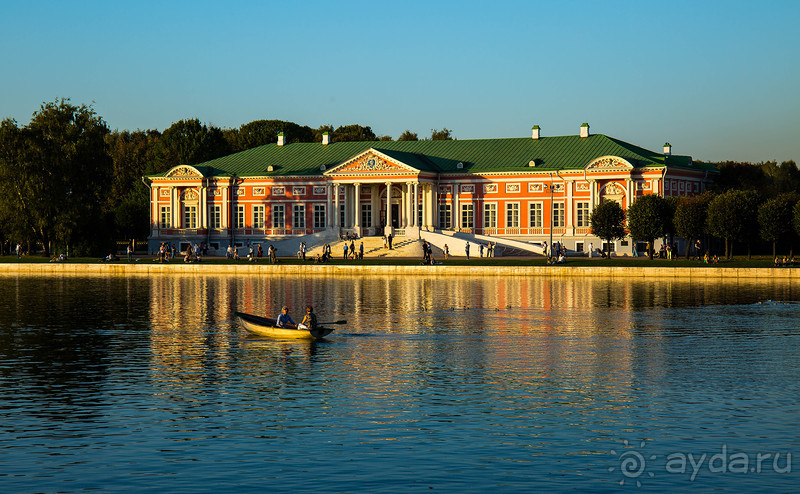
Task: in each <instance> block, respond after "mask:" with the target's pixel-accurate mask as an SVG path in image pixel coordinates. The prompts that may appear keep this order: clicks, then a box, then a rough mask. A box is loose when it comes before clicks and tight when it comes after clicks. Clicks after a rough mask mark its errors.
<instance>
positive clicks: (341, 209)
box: [339, 204, 345, 226]
mask: <svg viewBox="0 0 800 494" xmlns="http://www.w3.org/2000/svg"><path fill="white" fill-rule="evenodd" d="M344 213H345V209H344V204H339V224H340V225H341V226H345V223H344Z"/></svg>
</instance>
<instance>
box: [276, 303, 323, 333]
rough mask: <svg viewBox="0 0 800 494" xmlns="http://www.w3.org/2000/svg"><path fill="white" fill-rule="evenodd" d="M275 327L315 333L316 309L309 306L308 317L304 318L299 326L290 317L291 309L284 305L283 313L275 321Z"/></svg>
mask: <svg viewBox="0 0 800 494" xmlns="http://www.w3.org/2000/svg"><path fill="white" fill-rule="evenodd" d="M275 327H278V328H284V329H305V330H310V331H314V330H315V329H317V315H316V314H314V308H313V307H312V306H310V305H307V306H306V315H305V316H304V317H303V320H302V321H301V322H300V324H297V323H295V322H294V321H293V320H292V316H290V315H289V307H287V306H285V305H284V306H283V307H282V308H281V313H280V314H279V315H278V317H277V319H275Z"/></svg>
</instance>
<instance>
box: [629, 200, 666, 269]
mask: <svg viewBox="0 0 800 494" xmlns="http://www.w3.org/2000/svg"><path fill="white" fill-rule="evenodd" d="M667 223H670V224H671V223H672V222H671V221H670V218H669V206H668V205H667V202H666V200H665V199H664V198H663V197H661V196H659V195H657V194H648V195H645V196H641V197H639V198H638V199H636V200H635V201H634V202H633V204H631V205H630V207H628V230H630V234H631V237H632V238H633V240H643V241H645V242H647V243H648V245H649V247H650V248H649V249H648V252H647V255H648V256H649V257H650V259H651V260H652V259H653V245H654V243H655V240H656V239H657V238H660V237H662V236H664V235H665V234H666V233H667V232H668V227H667Z"/></svg>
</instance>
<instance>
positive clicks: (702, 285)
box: [149, 276, 791, 399]
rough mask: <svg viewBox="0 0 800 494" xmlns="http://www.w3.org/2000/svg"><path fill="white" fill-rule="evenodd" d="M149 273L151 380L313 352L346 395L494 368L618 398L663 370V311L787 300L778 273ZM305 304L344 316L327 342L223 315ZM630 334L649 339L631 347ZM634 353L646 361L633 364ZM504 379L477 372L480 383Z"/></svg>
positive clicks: (666, 314)
mask: <svg viewBox="0 0 800 494" xmlns="http://www.w3.org/2000/svg"><path fill="white" fill-rule="evenodd" d="M149 283H150V323H151V328H152V340H151V341H152V355H153V359H154V360H153V363H152V364H153V369H154V374H155V377H156V378H157V380H159V381H161V382H162V383H171V385H178V386H189V387H194V386H202V385H203V384H204V382H205V381H206V380H213V379H217V378H219V377H220V376H221V375H224V374H225V373H226V372H228V364H226V362H229V361H230V359H233V358H236V359H247V360H248V361H249V362H250V363H251V364H252V369H253V370H252V374H253V375H252V376H251V377H252V379H253V382H258V383H262V384H263V383H266V382H272V381H273V380H274V379H276V378H278V379H292V380H296V379H302V376H303V373H305V372H307V371H308V370H309V369H310V368H311V367H312V366H313V365H314V358H317V357H319V356H320V355H322V356H324V357H325V358H326V359H333V360H334V361H335V362H336V365H339V366H340V369H339V371H338V372H337V374H338V376H337V377H338V378H343V379H346V382H353V383H358V389H356V388H354V389H353V391H352V392H353V394H354V395H355V396H359V393H361V392H362V388H363V387H364V386H375V387H380V388H383V387H384V386H385V385H386V384H387V383H391V384H392V385H391V386H390V388H391V390H392V393H396V394H398V396H401V395H403V393H404V391H403V389H404V388H405V387H406V386H408V387H409V388H411V387H414V386H418V385H419V384H420V382H421V381H425V380H426V379H428V378H429V377H428V376H430V375H431V374H432V372H431V369H432V368H436V367H441V366H442V365H452V366H455V367H456V368H460V369H462V371H463V372H467V373H470V374H471V375H472V376H473V377H474V374H475V373H482V374H484V373H485V374H486V375H487V376H489V375H491V376H497V375H498V372H500V373H501V374H502V375H504V376H506V378H507V379H508V380H509V381H508V382H513V383H516V384H515V385H518V386H520V387H522V388H525V389H528V390H529V391H533V390H535V389H538V388H537V386H545V385H546V384H545V383H546V382H549V381H548V380H551V379H553V378H556V379H558V380H563V379H565V378H566V377H565V376H569V379H571V380H573V381H574V382H573V384H574V385H575V387H576V388H575V392H576V393H586V396H587V398H586V399H596V398H597V396H599V395H603V394H607V393H614V394H619V393H621V392H624V390H625V389H627V388H628V386H629V384H630V382H631V380H632V379H634V378H635V377H636V375H637V374H638V373H649V372H652V371H651V370H650V369H651V368H654V369H663V368H664V366H663V365H649V364H655V363H658V362H659V361H662V360H664V359H665V358H667V357H668V355H665V351H668V350H665V348H664V346H665V344H666V339H665V334H666V333H669V332H670V331H674V327H672V326H671V325H674V319H671V318H672V316H671V314H672V313H673V312H674V311H671V310H670V309H672V308H677V307H685V306H696V305H706V304H716V303H727V301H728V300H731V301H733V300H735V301H736V303H741V300H742V298H743V297H744V298H747V297H748V296H752V295H750V294H759V296H763V295H764V294H766V293H771V295H767V296H766V297H765V298H769V297H770V296H771V297H777V298H779V299H780V297H783V298H784V299H790V298H791V284H789V283H785V282H784V283H775V284H774V285H770V286H767V287H765V286H764V283H763V282H761V283H760V284H758V285H756V286H758V289H754V285H750V284H748V283H741V282H735V283H720V282H719V281H716V280H715V281H714V282H708V283H706V282H696V281H676V280H673V279H664V280H659V281H655V282H654V281H644V280H642V281H631V280H625V281H621V280H613V281H612V280H599V279H596V278H565V279H553V278H545V277H487V278H479V279H476V278H469V277H435V276H431V277H412V276H363V277H335V276H309V277H304V278H299V279H289V278H280V279H276V278H269V277H225V276H157V277H152V278H150V279H149ZM753 301H756V300H753ZM308 303H312V304H313V305H314V306H315V311H316V312H317V313H318V314H319V317H320V320H321V322H324V321H325V320H338V319H347V320H348V321H349V324H348V325H347V326H340V327H337V332H335V333H333V335H332V336H331V337H330V340H332V342H331V343H328V344H326V343H322V344H319V345H315V344H312V343H297V342H295V343H279V342H272V341H269V340H261V341H260V342H259V341H256V342H253V340H252V339H248V338H247V337H246V335H245V334H244V332H243V330H242V329H241V328H240V327H239V326H238V324H237V323H236V322H235V320H234V317H233V312H234V311H242V312H248V313H254V314H260V315H275V314H276V313H277V311H278V309H279V308H280V307H281V306H282V305H284V304H285V305H288V306H289V307H290V308H291V313H292V314H293V315H294V316H296V318H299V317H300V315H301V314H302V311H303V308H304V306H305V305H306V304H308ZM634 335H645V336H647V339H646V340H642V338H638V339H637V338H634ZM337 339H339V341H338V342H337V341H335V340H337ZM636 341H638V342H639V343H638V344H639V345H641V344H642V341H646V342H647V343H646V345H647V347H646V348H644V349H643V348H641V347H639V348H634V347H633V345H635V344H637V343H635V342H636ZM318 353H319V355H318ZM643 353H644V354H646V355H647V362H641V361H639V362H637V359H639V360H641V355H642V354H643ZM234 355H235V357H234ZM287 355H291V356H292V357H293V358H286V356H287ZM298 355H299V356H303V359H305V360H304V361H305V364H303V365H304V366H305V367H303V368H302V370H299V369H294V368H291V367H286V366H287V365H299V364H298V362H300V360H298V359H297V358H294V357H296V356H298ZM637 356H638V357H637ZM301 360H302V359H301ZM404 383H405V384H404ZM412 384H413V386H412ZM434 384H436V383H432V385H434ZM456 384H457V379H456V380H455V381H453V382H452V383H450V384H449V385H456ZM436 385H447V383H438V384H436ZM506 385H508V383H498V382H495V378H491V379H490V378H488V377H487V389H490V388H491V387H492V386H506ZM354 386H355V384H354ZM384 392H388V391H386V390H385V389H384Z"/></svg>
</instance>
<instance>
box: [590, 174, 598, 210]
mask: <svg viewBox="0 0 800 494" xmlns="http://www.w3.org/2000/svg"><path fill="white" fill-rule="evenodd" d="M589 204H590V206H591V211H594V208H595V206H597V181H595V180H589ZM591 211H590V212H591Z"/></svg>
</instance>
